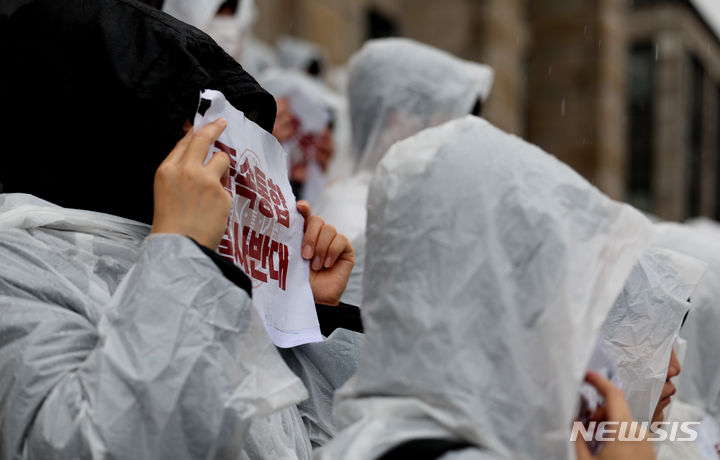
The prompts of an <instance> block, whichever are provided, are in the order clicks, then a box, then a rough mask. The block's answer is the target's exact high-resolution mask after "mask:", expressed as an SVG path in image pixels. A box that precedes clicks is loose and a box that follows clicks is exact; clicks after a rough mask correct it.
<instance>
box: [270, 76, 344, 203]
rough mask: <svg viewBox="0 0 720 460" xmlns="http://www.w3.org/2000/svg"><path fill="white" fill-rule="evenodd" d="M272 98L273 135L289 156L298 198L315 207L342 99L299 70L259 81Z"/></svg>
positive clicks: (289, 169) (341, 111)
mask: <svg viewBox="0 0 720 460" xmlns="http://www.w3.org/2000/svg"><path fill="white" fill-rule="evenodd" d="M258 79H259V81H260V83H261V84H262V85H263V87H264V88H265V89H267V90H268V91H269V92H270V93H271V94H273V96H275V98H276V101H277V106H278V115H277V117H276V119H275V125H274V126H273V135H274V136H275V137H276V138H277V139H278V140H279V141H280V142H281V143H282V144H283V148H284V149H285V151H286V152H287V153H288V173H289V175H290V180H291V184H292V185H293V192H295V195H296V196H297V197H300V198H302V199H304V200H307V201H308V202H309V203H310V204H311V205H314V203H315V201H316V200H317V197H318V196H319V195H320V193H321V192H322V190H323V188H324V187H325V174H326V172H327V170H328V166H329V164H330V162H331V161H332V158H333V155H334V153H335V136H336V132H337V130H336V128H342V127H341V126H338V124H339V123H338V121H340V122H342V121H344V120H346V119H341V118H339V117H340V116H341V115H342V113H343V111H344V110H345V107H346V104H345V101H344V100H343V98H342V97H341V96H340V95H339V94H337V93H335V92H334V91H332V90H331V89H330V88H328V87H327V86H326V85H324V84H323V83H321V82H320V81H318V80H316V79H314V78H311V77H309V76H308V75H307V74H305V73H303V72H300V71H298V70H287V69H270V70H268V71H266V72H264V73H263V74H261V75H260V76H259V77H258Z"/></svg>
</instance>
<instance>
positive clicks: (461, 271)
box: [317, 116, 653, 460]
mask: <svg viewBox="0 0 720 460" xmlns="http://www.w3.org/2000/svg"><path fill="white" fill-rule="evenodd" d="M652 232H653V228H652V225H651V223H650V222H649V221H648V220H647V219H646V218H645V217H644V216H642V215H641V214H640V213H639V212H637V211H636V210H634V209H633V208H631V207H629V206H627V205H623V204H620V203H617V202H614V201H612V200H610V199H609V198H607V197H606V196H605V195H603V194H602V193H600V192H599V191H598V190H597V189H596V188H594V187H593V186H592V185H590V184H589V183H588V182H586V181H585V180H584V179H582V178H581V177H580V176H579V175H578V174H576V173H575V172H574V171H572V170H571V169H570V168H569V167H567V166H566V165H564V164H562V163H560V162H559V161H557V160H556V159H554V158H553V157H551V156H549V155H547V154H545V153H544V152H542V151H541V150H540V149H539V148H537V147H534V146H532V145H529V144H526V143H525V142H523V141H522V140H520V139H519V138H516V137H514V136H511V135H508V134H505V133H502V132H501V131H499V130H498V129H496V128H494V127H492V126H491V125H490V124H488V123H487V122H485V121H484V120H482V119H480V118H477V117H471V116H468V117H465V118H463V119H459V120H456V121H451V122H448V123H446V124H444V125H442V126H440V127H436V128H430V129H427V130H425V131H423V132H421V133H419V134H417V135H416V136H414V137H412V138H410V139H407V140H405V141H401V142H399V143H397V144H395V145H394V146H393V147H392V148H391V150H390V152H389V153H388V155H387V156H386V157H385V158H383V160H382V161H381V162H380V164H379V166H378V168H377V171H376V173H375V177H374V178H373V181H372V183H371V185H370V193H369V197H368V228H367V270H366V272H365V273H366V276H365V279H364V286H365V290H364V298H363V309H362V315H363V321H364V326H365V333H366V341H365V345H364V348H363V349H362V350H361V357H360V363H359V368H358V372H357V373H356V374H355V376H353V377H352V378H351V379H350V380H349V381H348V383H347V384H346V385H345V386H344V387H342V388H341V389H340V390H338V393H337V395H336V407H335V410H334V414H335V417H336V420H337V422H338V424H339V426H340V427H342V429H341V431H340V433H339V434H338V436H337V437H336V438H335V439H334V440H332V441H330V443H328V444H327V445H325V447H323V448H322V449H320V451H319V452H318V454H317V455H318V457H319V458H320V459H322V460H330V459H333V460H336V459H346V460H351V459H368V458H387V459H389V458H409V457H402V456H399V455H400V454H397V455H395V456H387V457H383V456H384V455H386V454H388V453H389V452H391V451H393V450H394V449H398V448H402V446H403V445H405V446H407V443H409V442H411V440H417V439H421V440H426V441H427V440H437V439H445V440H453V441H454V442H456V443H459V444H460V446H462V445H463V443H464V444H465V447H467V448H465V449H464V450H459V451H458V450H457V449H455V450H454V451H453V452H451V453H448V454H447V455H446V456H447V458H448V459H450V458H463V459H479V458H513V459H515V458H517V459H531V458H532V459H535V458H537V459H570V458H574V457H573V445H572V444H571V443H570V442H568V439H569V435H570V427H571V423H572V420H573V418H574V417H575V416H576V414H577V413H578V402H579V397H578V394H579V389H580V384H581V382H582V380H583V374H584V372H585V369H586V366H587V364H588V360H589V358H590V354H591V351H592V349H593V346H594V344H595V342H596V337H597V334H598V332H599V330H600V327H601V325H602V324H603V321H604V320H605V318H606V316H607V313H608V312H609V310H610V309H611V307H612V305H613V302H614V301H615V299H616V297H617V295H618V294H619V293H620V292H621V290H622V288H623V285H624V283H625V279H626V278H627V276H628V275H629V273H630V271H631V269H632V267H633V265H634V264H635V262H636V260H637V258H638V256H639V255H640V254H641V253H642V252H643V250H644V249H645V246H646V242H647V241H648V240H649V239H650V236H651V235H652ZM455 447H458V446H457V445H456V446H455ZM645 447H647V446H645ZM608 452H610V451H608ZM645 453H647V450H645ZM388 455H389V454H388ZM442 458H445V457H442ZM613 458H630V457H613ZM633 458H647V457H633Z"/></svg>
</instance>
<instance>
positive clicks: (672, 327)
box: [602, 247, 706, 422]
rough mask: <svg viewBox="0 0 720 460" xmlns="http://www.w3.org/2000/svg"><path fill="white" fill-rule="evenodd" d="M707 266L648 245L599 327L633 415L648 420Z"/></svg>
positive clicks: (696, 260) (687, 257)
mask: <svg viewBox="0 0 720 460" xmlns="http://www.w3.org/2000/svg"><path fill="white" fill-rule="evenodd" d="M705 268H706V264H704V263H703V262H701V261H699V260H698V259H695V258H693V257H690V256H687V255H684V254H681V253H678V252H675V251H671V250H668V249H662V248H657V247H652V248H650V249H648V250H647V251H646V252H645V253H644V254H643V255H642V256H641V257H640V259H639V260H638V262H637V264H636V265H635V267H634V268H633V270H632V272H631V273H630V276H629V277H628V279H627V281H626V282H625V286H624V288H623V291H622V293H621V294H620V296H619V297H618V298H617V300H616V301H615V304H614V305H613V308H612V310H610V313H609V314H608V317H607V319H606V320H605V323H604V324H603V328H602V336H603V348H604V350H605V352H607V354H608V355H609V356H610V358H611V359H613V360H614V361H615V363H616V364H617V366H618V377H619V379H620V384H621V388H622V390H623V392H624V393H625V398H626V400H627V403H628V406H629V407H630V411H631V413H632V415H633V418H634V419H636V420H639V421H647V422H650V421H652V418H653V413H654V412H655V408H656V407H657V404H658V401H659V399H660V394H661V392H662V389H663V385H664V384H665V380H666V379H667V373H668V366H669V363H670V352H671V351H672V347H673V344H674V343H675V340H676V339H677V337H678V333H679V331H680V326H681V325H682V322H683V318H684V317H685V315H686V314H687V313H688V310H689V308H690V305H691V304H690V303H689V302H688V299H690V297H691V295H692V293H693V291H694V290H695V287H696V286H697V284H698V282H699V281H700V278H701V277H702V276H703V273H704V272H705Z"/></svg>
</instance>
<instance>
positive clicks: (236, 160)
mask: <svg viewBox="0 0 720 460" xmlns="http://www.w3.org/2000/svg"><path fill="white" fill-rule="evenodd" d="M218 118H225V119H226V120H227V128H225V131H223V133H222V134H221V135H220V137H219V138H218V140H217V141H216V142H215V145H214V146H212V147H211V148H210V150H209V151H208V157H207V159H206V161H208V160H209V159H210V157H211V156H212V155H213V153H214V152H217V151H219V150H222V151H224V152H225V153H227V154H228V156H229V157H230V183H229V184H228V186H227V187H226V189H227V190H228V191H229V192H230V194H231V195H232V197H233V205H232V210H231V213H230V221H229V223H228V228H227V229H226V231H225V235H223V239H222V242H221V243H220V247H219V248H218V253H219V254H220V255H222V256H224V257H226V258H227V259H229V260H230V261H232V262H233V263H234V264H235V265H237V266H238V267H240V268H241V269H242V270H243V272H245V274H246V275H248V277H250V279H251V281H252V292H253V304H254V305H255V308H256V309H257V310H258V312H259V313H260V316H261V318H262V319H263V321H264V323H265V327H266V329H267V331H268V334H269V335H270V337H271V338H272V340H273V342H274V343H275V345H277V346H279V347H283V348H287V347H293V346H297V345H302V344H304V343H309V342H317V341H320V340H322V335H321V334H320V326H319V323H318V318H317V313H316V311H315V303H314V300H313V295H312V290H311V289H310V283H309V281H308V279H309V278H308V277H309V270H310V267H309V264H308V262H307V261H306V260H304V259H303V258H302V256H301V254H300V250H301V245H302V239H303V226H304V219H303V217H302V216H301V215H300V213H299V212H298V211H297V209H296V207H295V196H294V195H293V193H292V190H291V189H290V182H289V181H288V174H287V166H286V164H287V163H286V162H287V154H286V153H285V152H284V151H283V149H282V147H281V146H280V143H279V142H278V141H277V140H276V139H275V138H274V137H273V136H272V135H271V134H269V133H268V132H266V131H265V130H263V129H262V128H260V127H259V126H258V125H256V124H255V123H253V122H252V121H250V120H248V119H247V118H245V115H244V114H243V113H242V112H240V111H239V110H237V109H235V108H234V107H233V106H232V105H230V103H229V102H227V101H226V100H225V96H223V94H222V93H220V92H219V91H213V90H205V91H203V92H202V93H201V94H200V106H199V108H198V113H197V114H196V115H195V123H194V129H195V130H198V129H200V128H202V127H203V126H205V125H207V124H208V123H211V122H213V121H215V120H217V119H218Z"/></svg>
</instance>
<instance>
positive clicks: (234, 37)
mask: <svg viewBox="0 0 720 460" xmlns="http://www.w3.org/2000/svg"><path fill="white" fill-rule="evenodd" d="M256 17H257V8H256V7H255V1H254V0H240V2H239V4H238V5H237V8H236V10H235V12H234V13H233V14H227V15H220V14H216V15H215V16H214V17H213V18H212V19H211V20H210V22H209V23H208V25H207V26H206V27H205V29H204V31H205V32H206V33H207V34H208V35H210V36H211V37H212V38H213V39H214V40H215V41H216V42H217V43H218V45H220V46H222V48H223V49H224V50H225V52H226V53H228V54H229V55H230V56H232V57H234V58H235V59H236V60H238V61H239V60H240V59H241V58H242V54H243V49H244V48H245V39H246V38H247V35H249V33H250V28H251V27H252V25H253V23H254V22H255V18H256ZM246 70H247V69H246Z"/></svg>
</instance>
